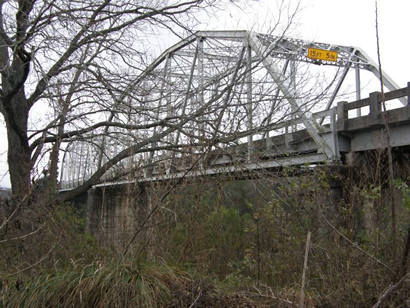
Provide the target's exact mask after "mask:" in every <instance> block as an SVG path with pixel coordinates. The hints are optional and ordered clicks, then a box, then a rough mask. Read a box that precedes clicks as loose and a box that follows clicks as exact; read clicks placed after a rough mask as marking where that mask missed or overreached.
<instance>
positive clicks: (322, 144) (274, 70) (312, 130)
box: [248, 32, 336, 160]
mask: <svg viewBox="0 0 410 308" xmlns="http://www.w3.org/2000/svg"><path fill="white" fill-rule="evenodd" d="M248 39H249V44H250V46H251V47H252V50H253V51H254V52H255V53H256V54H257V55H258V56H259V57H261V58H262V59H263V61H262V62H263V64H264V66H265V68H266V69H267V71H268V73H269V74H270V75H271V77H272V78H273V80H274V81H275V83H276V84H277V86H278V87H279V89H280V90H281V92H282V93H283V94H284V95H285V98H286V100H287V101H288V102H289V103H290V105H291V106H292V108H293V109H294V110H297V115H298V116H299V117H300V118H301V119H302V122H303V124H304V125H305V127H306V129H307V131H308V132H309V135H310V136H311V137H312V138H313V140H314V141H315V142H316V144H317V145H318V147H319V148H320V149H321V150H322V152H323V153H324V154H325V155H326V157H327V158H328V159H329V160H333V159H335V158H336V153H334V151H333V149H332V148H331V147H330V146H329V145H328V144H327V143H326V141H325V140H324V139H323V138H322V137H321V136H320V134H319V129H318V125H317V123H316V122H315V121H313V119H312V116H311V114H310V113H309V112H302V111H301V110H300V109H301V105H302V104H301V103H300V102H298V100H297V99H296V98H297V97H298V95H297V93H295V92H294V91H293V90H292V87H291V85H290V84H289V81H288V80H286V79H285V78H283V76H282V75H281V73H280V70H279V69H278V67H277V66H276V64H275V62H274V60H273V58H272V57H271V56H270V49H269V47H268V48H266V47H265V46H263V45H262V44H261V43H260V41H259V39H258V37H257V35H256V33H254V32H250V33H249V36H248Z"/></svg>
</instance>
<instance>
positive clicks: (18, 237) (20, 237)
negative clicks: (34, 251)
mask: <svg viewBox="0 0 410 308" xmlns="http://www.w3.org/2000/svg"><path fill="white" fill-rule="evenodd" d="M44 226H45V223H43V224H42V225H41V226H40V227H38V228H37V229H36V230H34V231H32V232H30V233H27V234H24V235H22V236H16V237H13V238H9V239H5V240H1V241H0V243H5V242H8V241H15V240H22V239H25V238H26V237H29V236H31V235H33V234H35V233H37V232H38V231H40V230H41V229H43V227H44Z"/></svg>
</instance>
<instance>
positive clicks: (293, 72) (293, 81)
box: [289, 60, 303, 140]
mask: <svg viewBox="0 0 410 308" xmlns="http://www.w3.org/2000/svg"><path fill="white" fill-rule="evenodd" d="M290 90H291V91H292V92H293V93H297V91H296V61H295V60H291V61H290ZM301 108H303V106H296V105H295V104H291V105H290V112H291V122H292V123H293V122H294V120H296V113H297V112H298V109H301ZM301 111H302V112H303V110H301ZM296 129H297V127H296V124H294V123H293V124H292V127H291V132H292V135H290V136H289V137H290V140H293V133H294V132H296Z"/></svg>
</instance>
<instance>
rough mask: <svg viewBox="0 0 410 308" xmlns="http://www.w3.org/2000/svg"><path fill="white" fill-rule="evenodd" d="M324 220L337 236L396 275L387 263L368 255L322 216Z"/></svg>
mask: <svg viewBox="0 0 410 308" xmlns="http://www.w3.org/2000/svg"><path fill="white" fill-rule="evenodd" d="M322 218H323V220H324V221H325V222H326V223H327V224H328V225H329V227H331V228H332V229H333V230H334V231H335V232H336V233H337V234H339V235H340V236H341V237H342V238H344V239H345V240H346V241H347V242H349V243H350V244H351V245H352V246H353V247H354V248H356V249H357V250H359V251H360V252H361V253H363V254H365V255H366V256H368V257H369V258H370V259H372V260H374V261H376V262H377V263H379V264H380V265H382V266H384V267H385V268H386V269H388V270H389V271H390V272H392V273H394V271H393V270H392V269H391V268H390V267H389V266H388V265H386V264H385V263H383V262H382V261H380V260H379V259H377V258H376V257H375V256H373V255H371V254H370V253H368V252H367V251H365V250H364V249H363V248H361V247H360V246H359V245H358V244H357V243H354V242H353V241H352V240H350V239H349V238H348V237H347V236H346V235H344V234H343V233H342V232H340V231H339V230H337V228H336V227H335V226H334V225H332V224H331V223H330V221H328V220H327V219H326V217H325V216H323V215H322Z"/></svg>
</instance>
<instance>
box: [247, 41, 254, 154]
mask: <svg viewBox="0 0 410 308" xmlns="http://www.w3.org/2000/svg"><path fill="white" fill-rule="evenodd" d="M246 48H247V59H246V109H247V114H248V130H252V129H253V106H252V49H251V46H249V45H248V46H247V47H246ZM253 151H254V148H253V135H252V134H249V135H248V158H247V159H248V162H250V161H251V160H252V156H253Z"/></svg>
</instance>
